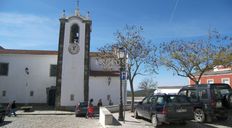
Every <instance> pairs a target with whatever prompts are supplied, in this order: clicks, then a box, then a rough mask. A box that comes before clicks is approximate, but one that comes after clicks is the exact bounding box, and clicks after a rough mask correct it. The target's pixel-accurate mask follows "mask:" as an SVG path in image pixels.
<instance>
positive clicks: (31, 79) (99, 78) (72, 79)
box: [0, 8, 127, 107]
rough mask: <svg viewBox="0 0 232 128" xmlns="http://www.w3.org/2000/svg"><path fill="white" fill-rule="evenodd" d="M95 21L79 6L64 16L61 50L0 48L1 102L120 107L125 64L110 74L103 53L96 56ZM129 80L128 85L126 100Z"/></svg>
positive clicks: (97, 53)
mask: <svg viewBox="0 0 232 128" xmlns="http://www.w3.org/2000/svg"><path fill="white" fill-rule="evenodd" d="M91 24H92V20H91V19H90V18H89V16H82V15H81V14H80V11H79V8H77V9H76V10H75V14H74V15H73V16H66V15H65V14H63V15H62V16H61V18H60V30H59V42H58V51H44V50H18V49H4V48H1V49H0V103H8V102H10V101H12V100H16V102H17V103H21V104H48V105H56V106H57V107H68V106H75V105H76V104H77V103H78V102H81V101H88V100H89V99H93V100H94V102H93V103H94V105H96V104H97V102H98V100H99V99H101V100H102V102H103V105H108V104H109V101H110V100H111V101H112V102H113V103H114V104H119V100H120V72H119V69H120V67H119V65H114V67H113V68H112V70H110V71H109V70H105V69H104V68H103V65H101V64H100V63H99V62H98V56H99V54H101V53H99V52H90V44H91V43H90V37H91V29H92V28H91ZM126 86H127V85H126V80H124V82H123V85H122V90H123V92H122V93H123V101H124V103H125V101H126V88H127V87H126Z"/></svg>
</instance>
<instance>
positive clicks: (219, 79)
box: [189, 66, 232, 87]
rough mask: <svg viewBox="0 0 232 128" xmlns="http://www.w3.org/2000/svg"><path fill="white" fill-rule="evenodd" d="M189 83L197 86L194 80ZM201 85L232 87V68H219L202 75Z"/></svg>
mask: <svg viewBox="0 0 232 128" xmlns="http://www.w3.org/2000/svg"><path fill="white" fill-rule="evenodd" d="M189 83H190V84H195V83H194V82H193V81H192V80H189ZM199 83H200V84H207V83H226V84H229V85H230V86H231V87H232V68H224V67H223V66H217V67H215V68H214V69H213V70H210V71H207V72H205V73H204V74H203V75H202V77H201V79H200V82H199Z"/></svg>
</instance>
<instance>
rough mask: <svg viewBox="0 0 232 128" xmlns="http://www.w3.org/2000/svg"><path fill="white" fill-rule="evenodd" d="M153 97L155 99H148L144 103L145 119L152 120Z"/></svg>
mask: <svg viewBox="0 0 232 128" xmlns="http://www.w3.org/2000/svg"><path fill="white" fill-rule="evenodd" d="M153 97H154V96H153V95H152V96H150V97H148V98H147V100H146V102H144V104H143V117H144V118H147V119H150V111H151V106H152V102H151V99H152V98H153Z"/></svg>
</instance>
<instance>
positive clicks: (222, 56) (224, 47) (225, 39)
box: [210, 30, 232, 67]
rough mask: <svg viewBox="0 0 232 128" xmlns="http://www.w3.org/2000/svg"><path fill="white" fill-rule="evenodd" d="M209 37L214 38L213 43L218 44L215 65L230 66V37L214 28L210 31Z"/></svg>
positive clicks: (231, 57) (231, 64)
mask: <svg viewBox="0 0 232 128" xmlns="http://www.w3.org/2000/svg"><path fill="white" fill-rule="evenodd" d="M210 38H212V39H213V40H215V45H217V46H218V50H217V55H216V57H215V61H214V63H215V65H223V66H225V67H232V37H230V36H226V35H222V34H220V33H219V32H218V31H216V30H214V31H212V32H211V34H210Z"/></svg>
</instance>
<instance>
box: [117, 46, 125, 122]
mask: <svg viewBox="0 0 232 128" xmlns="http://www.w3.org/2000/svg"><path fill="white" fill-rule="evenodd" d="M117 57H118V58H119V60H120V104H119V116H118V120H119V121H123V120H124V117H123V102H122V79H123V76H122V75H123V73H122V72H123V71H124V64H123V60H124V59H125V51H124V49H123V48H122V47H121V48H119V49H118V50H117Z"/></svg>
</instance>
